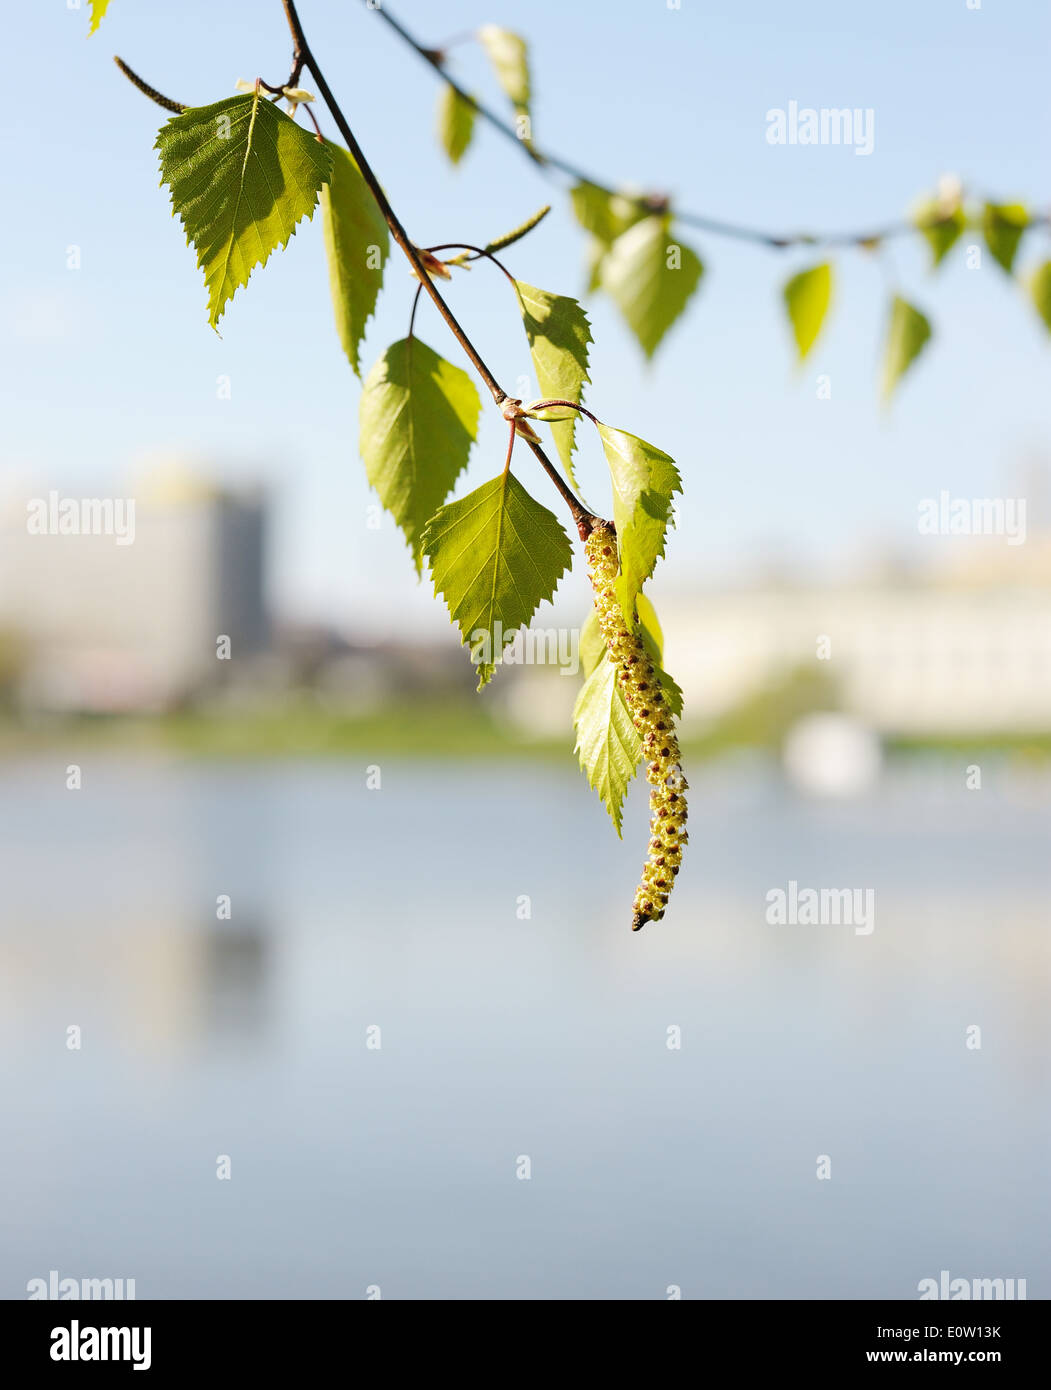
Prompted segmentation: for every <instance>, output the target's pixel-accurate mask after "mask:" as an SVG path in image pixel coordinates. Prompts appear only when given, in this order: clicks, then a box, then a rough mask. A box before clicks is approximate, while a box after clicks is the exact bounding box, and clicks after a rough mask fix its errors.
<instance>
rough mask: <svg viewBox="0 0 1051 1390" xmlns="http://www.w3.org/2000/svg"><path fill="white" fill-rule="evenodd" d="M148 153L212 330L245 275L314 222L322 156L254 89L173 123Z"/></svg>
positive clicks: (326, 163) (322, 150)
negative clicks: (203, 293) (189, 249)
mask: <svg viewBox="0 0 1051 1390" xmlns="http://www.w3.org/2000/svg"><path fill="white" fill-rule="evenodd" d="M156 148H157V149H158V150H159V151H160V163H161V182H162V183H166V184H167V185H168V187H169V189H170V190H171V200H172V211H173V213H178V215H179V218H180V220H181V221H182V225H183V228H184V230H185V232H186V240H187V242H188V243H191V244H192V245H193V246H194V248H195V249H196V251H197V264H198V265H199V266H200V267H201V269H202V270H203V271H204V282H205V286H206V287H207V290H208V322H209V323H210V324H211V325H212V327H213V328H215V327H216V325H217V324H218V322H219V319H220V318H221V317H222V315H223V313H224V311H225V309H226V305H227V304H228V303H229V301H230V300H231V299H232V298H233V296H234V293H235V291H236V290H238V289H240V288H241V286H242V285H246V284H247V283H248V277H249V275H251V273H252V271H253V270H254V268H255V267H256V266H257V265H265V264H266V262H267V260H268V259H269V258H270V254H271V252H272V251H274V250H276V248H277V247H279V246H285V245H286V244H287V242H288V239H289V237H291V236H292V235H293V233H294V232H295V230H296V225H297V223H298V222H299V221H300V219H301V218H304V217H312V216H313V215H314V208H315V207H316V206H317V200H318V194H319V193H320V191H321V186H322V184H323V183H324V182H325V180H326V179H327V178H328V177H329V169H330V165H331V156H330V153H329V149H328V147H327V146H326V145H324V144H322V143H321V142H320V141H318V140H316V139H315V138H314V136H313V135H310V134H308V133H307V132H306V131H305V130H304V129H303V128H302V126H298V125H296V123H295V121H293V120H292V119H291V118H290V117H288V116H286V115H285V113H284V112H283V111H279V110H278V108H277V107H276V106H275V105H274V104H273V103H272V102H269V101H264V100H261V98H260V95H259V93H258V92H254V93H251V94H248V95H245V96H236V97H228V98H227V99H226V100H225V101H217V102H215V103H214V104H213V105H211V106H196V107H190V108H189V109H188V110H186V111H184V112H182V114H181V115H178V116H173V117H172V119H171V120H170V121H169V122H168V123H167V125H163V126H162V127H161V129H160V131H159V132H158V135H157V144H156Z"/></svg>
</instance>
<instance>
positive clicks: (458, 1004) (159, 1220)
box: [0, 753, 1051, 1298]
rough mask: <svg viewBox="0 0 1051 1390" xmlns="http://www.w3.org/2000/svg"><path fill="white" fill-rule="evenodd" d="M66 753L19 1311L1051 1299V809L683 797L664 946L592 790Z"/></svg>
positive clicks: (16, 1152)
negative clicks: (961, 1282) (422, 1302)
mask: <svg viewBox="0 0 1051 1390" xmlns="http://www.w3.org/2000/svg"><path fill="white" fill-rule="evenodd" d="M69 756H70V757H73V756H74V755H73V753H70V755H69ZM67 761H68V759H67V757H66V756H65V754H64V753H63V754H62V755H59V756H56V757H55V758H53V759H43V758H41V759H38V760H33V761H26V762H22V763H16V764H8V765H6V766H5V767H4V769H3V786H4V790H3V796H2V800H0V845H2V857H3V862H2V865H0V873H2V878H0V881H2V884H3V902H4V912H3V920H2V924H0V1085H2V1087H3V1105H4V1115H5V1125H4V1128H3V1137H2V1138H0V1205H2V1229H3V1233H4V1238H3V1242H2V1245H0V1295H3V1296H6V1297H24V1296H25V1286H26V1283H27V1281H28V1280H29V1279H31V1278H34V1277H36V1276H43V1277H46V1276H47V1273H48V1271H49V1270H50V1269H57V1270H58V1271H59V1273H60V1276H62V1277H65V1276H70V1277H77V1278H79V1277H101V1276H113V1277H124V1278H134V1279H135V1280H136V1289H137V1292H138V1294H139V1296H140V1297H151V1296H158V1297H166V1296H170V1297H190V1296H204V1297H224V1296H260V1297H264V1296H270V1297H318V1296H322V1297H325V1296H327V1297H355V1298H358V1297H364V1295H365V1291H366V1288H367V1287H368V1286H369V1285H376V1284H378V1285H380V1286H381V1288H382V1291H383V1296H384V1297H407V1296H416V1297H432V1296H453V1297H478V1296H482V1297H516V1296H517V1297H627V1298H637V1297H647V1298H661V1297H664V1296H666V1295H665V1291H666V1289H667V1287H668V1286H669V1285H672V1284H675V1285H679V1286H680V1287H681V1289H682V1291H683V1296H684V1297H692V1296H708V1297H713V1296H714V1297H719V1296H744V1297H749V1296H754V1297H779V1296H780V1297H848V1298H851V1297H865V1296H883V1295H886V1296H891V1297H901V1298H914V1297H915V1296H916V1286H917V1283H918V1282H919V1280H921V1279H923V1278H925V1277H928V1276H934V1277H937V1275H938V1273H939V1271H940V1270H942V1269H949V1270H951V1271H953V1273H954V1275H955V1274H960V1275H963V1276H966V1277H972V1276H984V1277H1012V1276H1014V1277H1023V1278H1026V1279H1027V1280H1028V1289H1029V1296H1030V1297H1031V1298H1036V1297H1047V1296H1048V1294H1049V1292H1051V1278H1049V1276H1051V1258H1049V1255H1048V1252H1047V1242H1046V1221H1047V1216H1048V1200H1047V1195H1046V1194H1047V1191H1048V1186H1047V1179H1046V1174H1047V1171H1048V1161H1049V1159H1051V1132H1049V1120H1048V1116H1049V1108H1048V1100H1049V1086H1048V1065H1047V1061H1048V1055H1049V1042H1051V1036H1049V1035H1051V1024H1049V1020H1048V1010H1047V985H1048V965H1049V958H1051V951H1049V946H1048V931H1047V911H1048V907H1047V905H1048V902H1049V901H1051V892H1049V890H1051V864H1049V860H1048V855H1047V833H1048V822H1049V816H1051V789H1049V787H1048V785H1047V783H1046V781H1045V780H1044V779H1042V778H1038V777H1035V776H1030V777H1028V778H1022V777H1020V776H1019V775H1017V774H1015V773H1009V772H1008V770H1007V769H999V770H998V769H996V768H993V767H990V768H988V769H986V770H985V775H984V785H983V789H982V790H981V791H980V792H969V791H967V790H966V788H965V785H964V776H963V767H962V764H963V762H964V761H966V760H963V759H961V760H960V761H961V766H959V767H957V766H956V765H955V764H954V765H952V766H943V767H939V768H932V767H931V766H930V765H922V764H914V765H910V766H908V767H906V768H903V769H900V770H895V771H892V772H891V773H890V774H889V775H888V777H887V778H886V779H885V781H884V783H883V784H882V785H881V786H880V788H879V790H878V792H876V793H875V794H873V796H872V797H871V798H869V799H867V800H865V801H858V802H851V803H847V804H828V803H817V802H807V801H803V800H799V799H796V798H794V797H793V795H792V794H791V793H790V792H789V791H787V790H786V789H785V788H784V787H783V786H782V784H781V782H780V781H779V779H778V778H777V776H776V775H775V773H774V772H773V771H772V770H770V769H767V768H765V767H764V766H762V765H753V764H746V763H741V764H723V765H722V766H720V767H719V768H718V769H716V770H713V771H711V772H709V773H707V774H706V775H704V776H700V775H696V774H695V775H694V776H693V778H692V781H693V783H694V791H693V794H692V797H691V800H692V804H693V810H692V813H691V847H690V858H689V862H688V865H687V867H686V868H685V869H684V870H683V873H682V875H681V881H680V884H679V887H678V889H677V892H676V899H677V901H675V902H674V903H673V906H672V909H671V910H670V912H669V916H668V918H667V919H666V921H665V922H664V923H663V924H661V925H660V926H658V927H654V928H650V929H649V930H647V931H644V932H642V933H641V934H639V935H633V934H632V933H631V932H630V931H628V929H627V928H628V919H629V916H630V910H629V909H630V901H631V894H632V889H633V886H634V876H635V873H636V871H637V869H638V861H639V860H640V858H641V850H642V846H643V845H644V842H645V824H644V821H645V805H644V800H643V798H641V797H639V796H638V794H637V791H636V794H635V796H634V797H633V801H634V804H633V805H632V807H631V808H629V815H628V817H627V823H626V826H625V844H624V846H623V847H622V846H620V845H619V844H618V842H617V840H616V837H615V835H614V834H613V832H612V831H611V829H610V827H609V825H608V823H606V822H605V821H604V819H603V813H602V812H601V811H600V810H599V808H598V807H597V806H596V805H595V804H593V802H592V799H591V795H590V793H589V792H588V791H587V789H586V787H584V786H583V785H582V783H581V781H580V780H579V779H577V778H576V777H574V775H573V774H572V773H571V772H568V771H567V772H566V773H565V774H563V773H562V772H560V771H548V770H546V769H544V768H539V769H536V768H534V769H530V768H524V767H521V766H518V765H507V766H494V767H490V768H488V769H472V770H468V771H458V770H456V769H454V768H452V767H450V766H444V765H439V764H426V763H411V764H410V763H403V764H397V763H391V764H389V765H387V764H385V765H384V767H383V786H382V790H381V791H369V790H368V789H367V787H366V780H365V770H364V767H363V766H362V767H359V766H357V765H356V764H353V763H350V762H340V763H335V764H332V765H328V766H326V765H324V764H322V763H320V762H318V763H308V762H304V763H297V764H283V763H272V764H266V765H258V766H246V765H239V764H225V765H208V766H205V765H193V764H179V763H166V762H163V761H159V760H158V761H155V762H144V761H143V760H142V759H141V758H139V759H136V760H135V761H132V760H130V759H129V760H127V761H122V760H120V759H116V758H114V759H111V760H109V761H106V762H104V763H98V764H95V765H91V764H88V765H86V766H85V768H84V786H83V789H82V790H81V791H79V792H69V791H67V790H66V789H65V765H66V762H67ZM789 880H795V881H796V882H797V883H798V884H799V885H805V886H814V887H823V886H824V887H838V888H847V887H857V888H872V889H874V890H875V894H876V922H875V930H874V932H873V933H872V935H871V936H859V935H856V934H855V933H854V932H853V930H852V929H851V928H850V927H848V926H831V925H829V926H802V925H799V926H770V925H768V924H767V922H766V920H765V910H766V895H767V893H768V891H769V890H770V889H772V888H777V887H782V888H783V887H785V886H786V885H787V884H788V882H789ZM227 899H228V901H229V906H228V907H227V906H226V900H227ZM524 899H527V900H528V909H529V914H530V915H529V916H528V917H523V916H522V915H520V914H521V913H522V911H523V908H522V906H521V904H522V902H523V900H524ZM973 1025H977V1026H978V1027H979V1028H980V1029H981V1047H980V1049H974V1048H968V1047H967V1045H966V1042H967V1036H968V1035H967V1030H968V1028H969V1027H971V1026H973ZM73 1026H75V1027H77V1028H79V1029H80V1030H81V1046H80V1048H79V1049H71V1048H70V1047H68V1046H67V1037H68V1034H67V1030H68V1029H70V1028H71V1027H73ZM370 1029H373V1030H376V1029H378V1030H379V1031H378V1034H377V1033H376V1032H375V1031H373V1032H371V1033H370V1032H369V1031H368V1030H370ZM669 1029H673V1030H674V1029H679V1030H681V1047H680V1048H677V1049H676V1048H670V1047H669V1046H668V1041H669V1037H672V1038H674V1036H675V1034H674V1032H673V1033H671V1034H669ZM972 1036H973V1035H972ZM370 1038H371V1040H372V1041H373V1043H375V1042H376V1041H377V1040H378V1041H379V1042H380V1044H381V1045H380V1046H379V1047H375V1046H372V1047H369V1046H367V1042H368V1040H369V1039H370ZM220 1155H228V1156H229V1159H230V1168H231V1177H230V1180H229V1181H218V1180H217V1178H216V1165H217V1160H218V1158H219V1156H220ZM819 1155H828V1156H829V1158H830V1160H831V1173H832V1176H831V1179H830V1180H829V1181H818V1180H817V1178H816V1176H815V1175H816V1171H817V1165H818V1157H819ZM520 1156H528V1157H529V1160H530V1164H531V1177H530V1178H529V1180H528V1181H521V1180H519V1179H518V1178H517V1177H516V1170H518V1169H519V1167H520V1165H519V1162H518V1161H519V1158H520Z"/></svg>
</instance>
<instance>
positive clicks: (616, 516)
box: [598, 425, 682, 624]
mask: <svg viewBox="0 0 1051 1390" xmlns="http://www.w3.org/2000/svg"><path fill="white" fill-rule="evenodd" d="M598 432H599V435H600V436H601V438H602V448H603V451H604V452H605V455H606V461H607V462H608V464H609V472H610V479H611V481H612V484H613V524H614V526H616V528H617V547H618V549H619V551H620V571H621V572H620V579H619V581H618V589H619V593H620V606H621V611H622V612H623V614H624V618H625V621H626V622H628V623H629V624H633V623H634V622H635V599H636V596H637V595H638V593H639V592H640V590H641V589H642V586H643V584H645V582H646V580H647V579H649V577H650V575H651V574H652V573H653V569H654V566H655V565H656V563H657V561H658V559H660V557H661V556H662V555H663V554H664V543H665V539H666V536H667V532H668V525H669V523H670V521H671V508H672V497H673V495H674V494H675V493H676V492H681V491H682V479H681V478H680V476H679V470H678V469H677V468H676V466H675V462H674V460H673V459H672V458H670V457H669V456H668V455H667V454H666V453H664V452H663V451H662V450H660V449H656V448H654V446H653V445H652V444H647V443H646V441H645V440H644V439H639V438H637V437H636V436H635V435H633V434H628V433H627V431H626V430H615V429H612V428H611V427H610V426H609V425H599V427H598Z"/></svg>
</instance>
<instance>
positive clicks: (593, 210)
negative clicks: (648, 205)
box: [569, 182, 647, 250]
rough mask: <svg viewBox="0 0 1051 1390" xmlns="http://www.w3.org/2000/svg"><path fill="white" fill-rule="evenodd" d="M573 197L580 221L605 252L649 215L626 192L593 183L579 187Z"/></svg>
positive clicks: (572, 200)
mask: <svg viewBox="0 0 1051 1390" xmlns="http://www.w3.org/2000/svg"><path fill="white" fill-rule="evenodd" d="M569 197H570V202H571V203H572V205H573V213H574V216H575V217H576V219H577V221H578V222H579V223H580V225H581V226H582V227H583V228H584V230H585V231H586V232H590V233H591V235H592V236H593V237H594V238H595V240H596V241H598V242H599V243H600V244H601V245H602V247H603V248H604V249H605V250H609V248H610V247H611V246H612V245H613V243H614V242H615V241H616V239H617V237H619V236H620V235H621V234H622V233H623V232H626V231H627V230H628V228H629V227H634V225H635V223H636V222H641V221H642V219H643V218H644V217H645V216H646V215H647V213H646V209H645V208H644V207H642V206H641V205H640V203H639V202H638V199H636V198H632V197H631V196H630V195H628V194H625V193H610V192H607V190H606V189H604V188H599V187H598V186H597V185H596V184H593V183H587V182H584V183H578V184H576V185H575V186H574V187H573V188H572V189H571V190H570V194H569Z"/></svg>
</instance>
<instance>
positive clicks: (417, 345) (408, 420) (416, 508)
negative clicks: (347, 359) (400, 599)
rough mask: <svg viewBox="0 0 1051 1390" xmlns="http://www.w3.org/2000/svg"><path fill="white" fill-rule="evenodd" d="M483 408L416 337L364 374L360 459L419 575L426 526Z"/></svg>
mask: <svg viewBox="0 0 1051 1390" xmlns="http://www.w3.org/2000/svg"><path fill="white" fill-rule="evenodd" d="M481 409H482V403H481V401H480V400H479V399H478V392H477V391H476V390H475V387H474V383H473V382H472V381H471V378H470V377H469V376H468V375H467V373H466V372H463V371H461V370H460V368H459V367H454V366H453V365H452V363H451V362H446V361H445V359H444V358H442V357H439V356H438V354H437V353H436V352H434V351H433V349H431V348H429V347H428V346H427V344H426V343H421V342H420V340H419V339H418V338H402V339H401V341H400V342H397V343H394V344H393V345H392V346H391V347H389V348H388V349H387V351H386V352H385V353H384V354H383V356H382V357H381V358H380V359H379V361H378V362H377V363H376V364H375V366H374V367H373V368H372V370H371V371H370V372H369V374H368V376H367V377H366V379H365V384H364V386H363V387H362V391H361V402H360V406H359V417H360V423H361V457H362V458H363V459H364V461H365V471H366V473H367V474H368V479H369V482H370V483H371V484H372V486H373V487H374V488H375V489H376V491H377V493H378V494H379V497H380V501H381V502H382V503H383V505H384V506H385V507H386V509H387V511H389V512H390V514H391V515H392V516H393V517H394V520H395V521H396V522H397V523H398V525H399V526H400V527H401V529H402V531H403V532H404V533H405V539H406V540H407V541H408V543H409V548H410V549H411V551H412V555H413V559H414V560H415V562H416V570H417V572H418V573H422V571H423V548H422V541H421V537H422V533H423V530H424V527H425V526H426V524H427V522H428V521H429V520H430V519H431V517H432V516H433V515H434V514H435V512H436V511H437V510H438V508H439V507H440V506H441V504H442V503H443V502H444V501H445V499H446V498H447V497H448V495H449V493H450V492H451V491H452V489H453V486H454V485H455V483H456V479H457V478H458V477H459V476H460V474H461V473H462V472H463V470H464V469H465V468H466V467H467V459H468V456H469V454H470V452H471V445H472V443H473V442H474V440H475V438H476V437H477V434H478V416H479V414H480V413H481Z"/></svg>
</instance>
